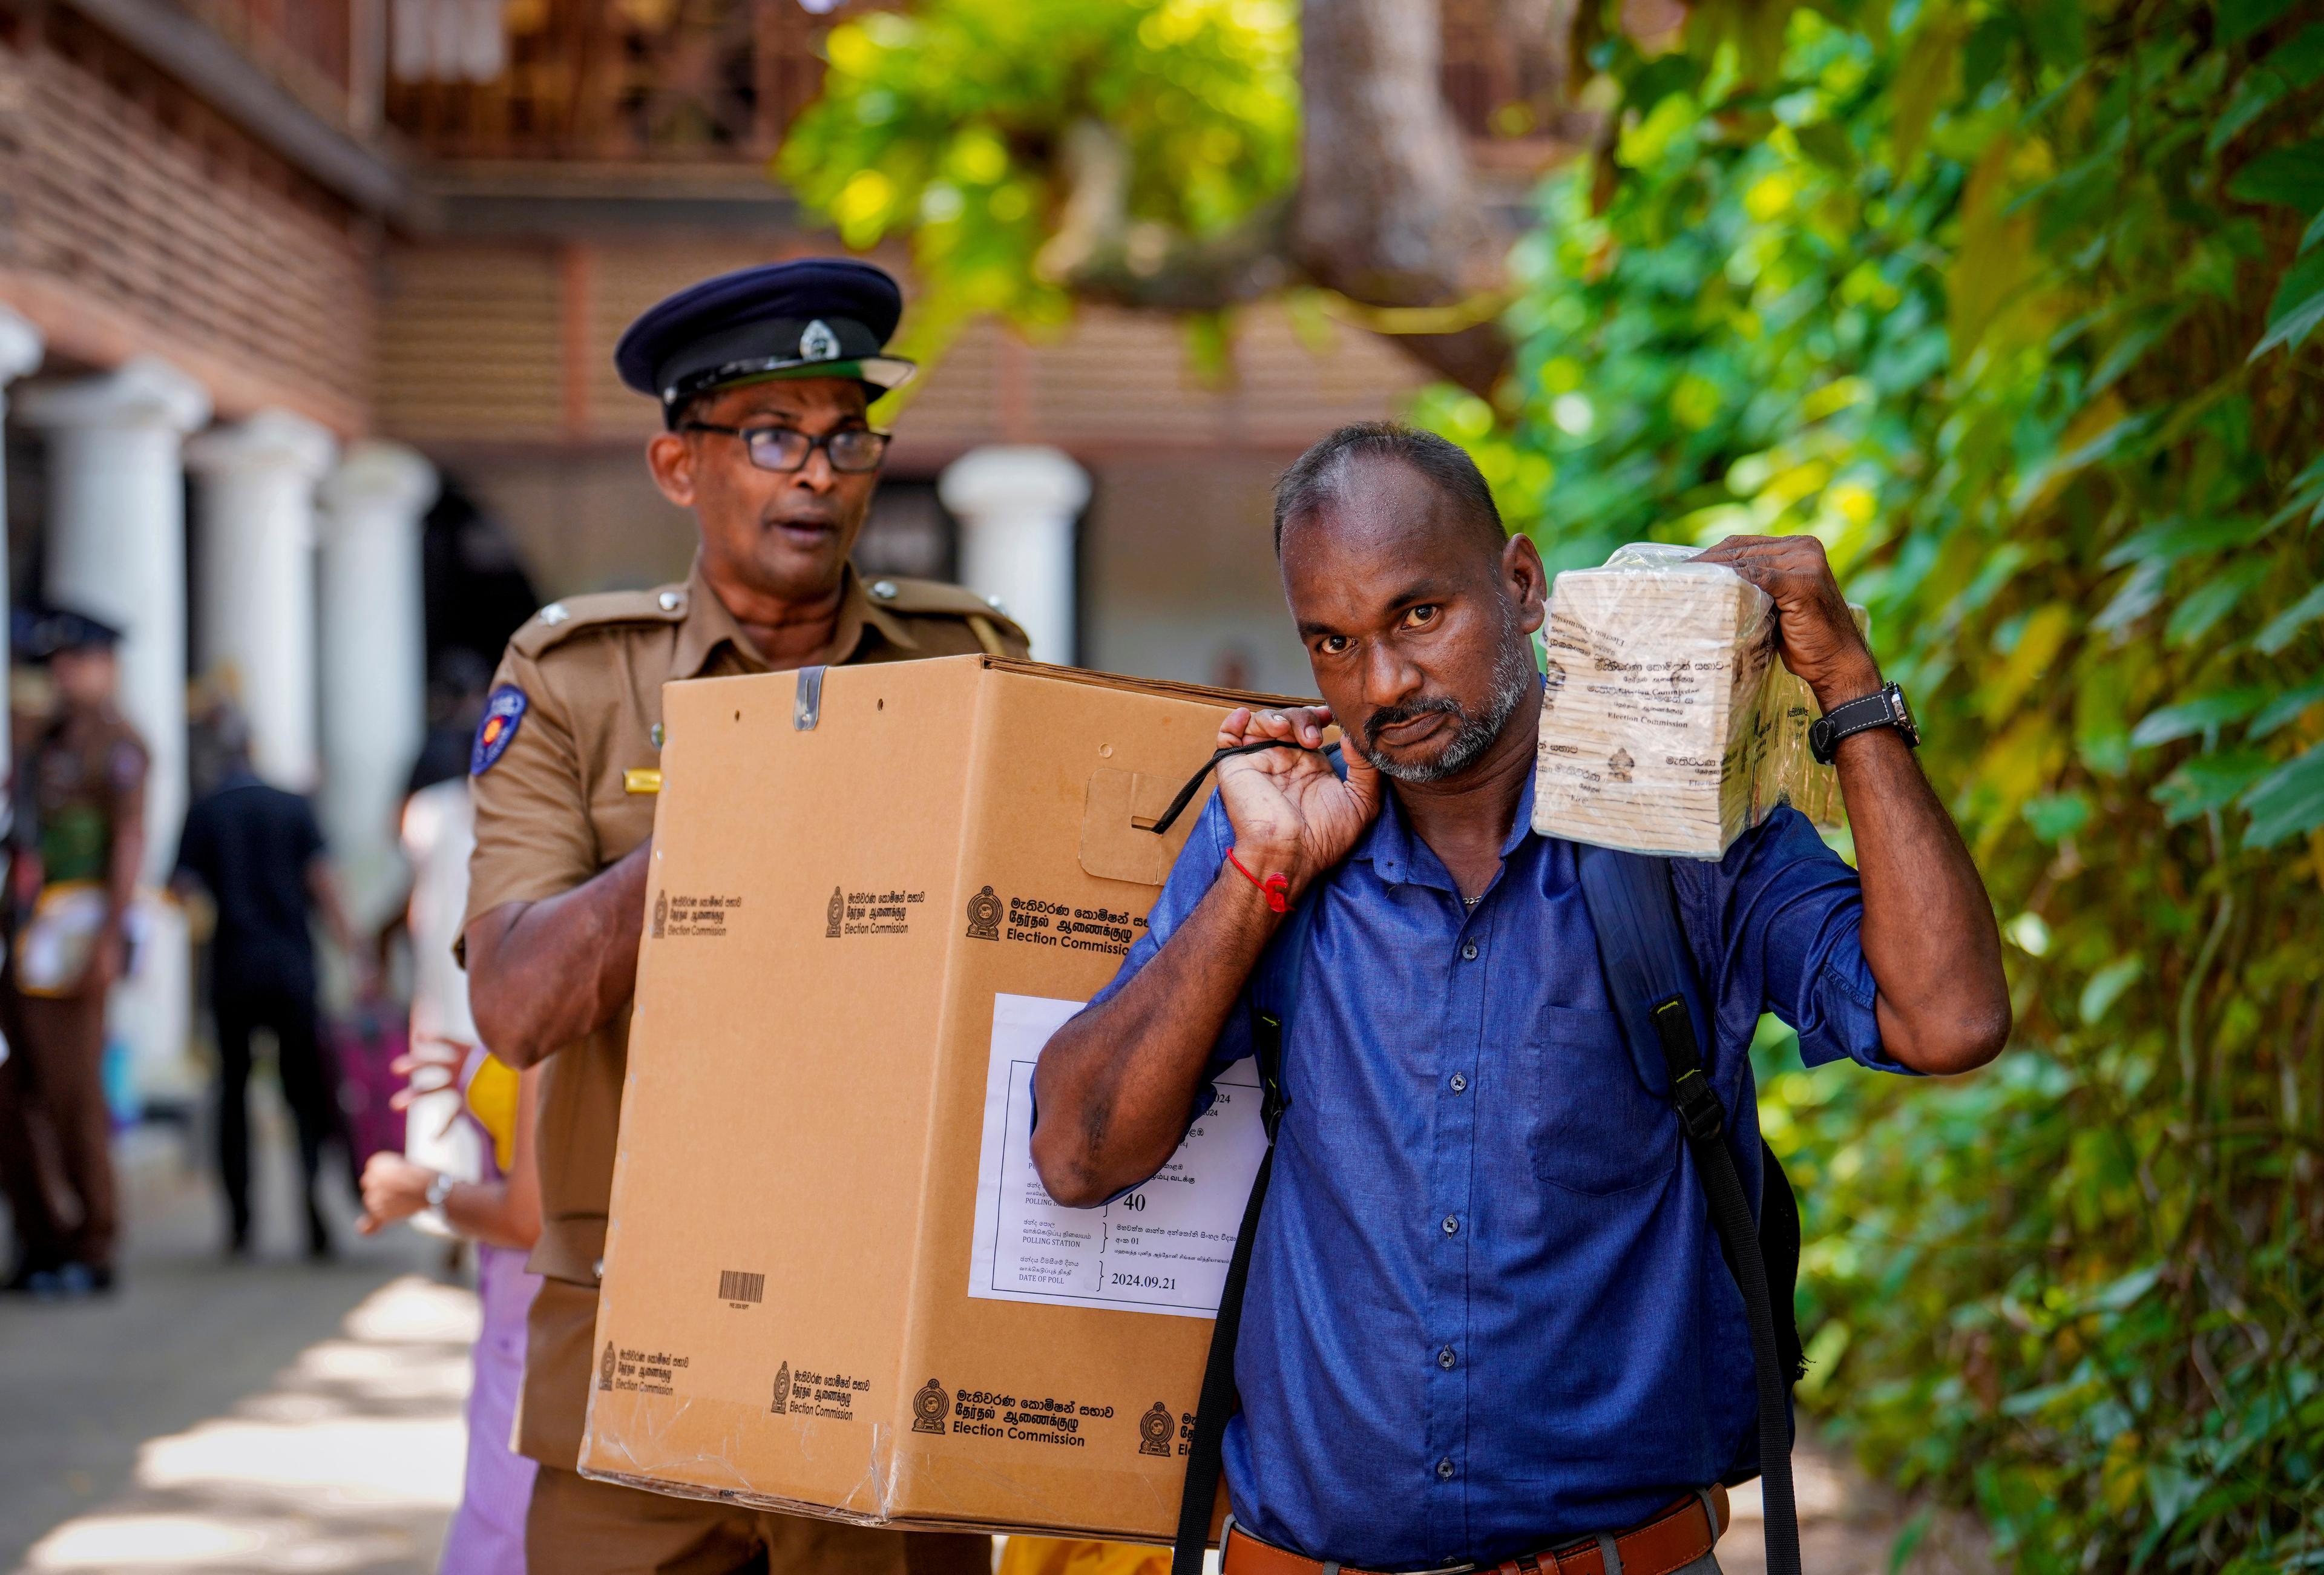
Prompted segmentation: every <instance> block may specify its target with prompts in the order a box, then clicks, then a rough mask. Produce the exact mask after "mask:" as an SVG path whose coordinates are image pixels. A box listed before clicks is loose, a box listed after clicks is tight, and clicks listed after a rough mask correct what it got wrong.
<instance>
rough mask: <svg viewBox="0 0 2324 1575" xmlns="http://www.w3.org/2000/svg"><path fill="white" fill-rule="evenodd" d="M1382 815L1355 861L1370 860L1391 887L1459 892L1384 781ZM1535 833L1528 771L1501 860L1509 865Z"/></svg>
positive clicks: (1360, 841)
mask: <svg viewBox="0 0 2324 1575" xmlns="http://www.w3.org/2000/svg"><path fill="white" fill-rule="evenodd" d="M1380 786H1381V789H1382V792H1381V802H1380V812H1379V815H1375V816H1373V817H1372V824H1370V825H1369V826H1368V827H1367V828H1365V831H1364V834H1363V835H1362V836H1360V837H1359V838H1357V839H1356V845H1355V848H1354V849H1353V850H1352V851H1351V852H1350V853H1349V854H1348V857H1350V858H1351V859H1368V860H1369V861H1371V866H1372V870H1373V871H1374V872H1375V873H1376V874H1378V875H1379V878H1380V879H1381V880H1384V881H1386V882H1388V884H1389V885H1392V886H1394V885H1406V884H1408V885H1414V886H1433V887H1434V888H1435V889H1437V890H1439V891H1452V892H1455V893H1456V894H1457V890H1458V889H1457V888H1455V887H1454V885H1453V884H1452V871H1450V870H1447V869H1445V868H1444V861H1443V860H1442V859H1440V858H1438V857H1437V856H1436V850H1435V849H1434V848H1432V847H1430V846H1429V845H1428V844H1427V843H1425V842H1422V841H1421V840H1420V838H1418V837H1417V836H1416V835H1414V834H1413V830H1412V822H1411V820H1410V818H1409V817H1407V816H1406V814H1405V813H1404V804H1403V801H1402V800H1400V799H1399V798H1398V797H1397V791H1396V784H1395V782H1393V781H1392V780H1388V779H1386V778H1383V779H1382V781H1381V784H1380ZM1532 834H1533V773H1532V772H1531V771H1527V772H1526V778H1525V786H1524V787H1523V788H1521V789H1520V790H1519V791H1518V793H1517V818H1516V819H1515V820H1513V821H1511V822H1510V823H1509V834H1508V836H1507V837H1505V838H1504V839H1502V842H1501V858H1502V861H1504V862H1506V861H1508V859H1509V857H1510V856H1511V855H1512V854H1514V853H1515V852H1517V844H1518V843H1522V842H1523V841H1525V839H1526V838H1527V837H1529V836H1531V835H1532Z"/></svg>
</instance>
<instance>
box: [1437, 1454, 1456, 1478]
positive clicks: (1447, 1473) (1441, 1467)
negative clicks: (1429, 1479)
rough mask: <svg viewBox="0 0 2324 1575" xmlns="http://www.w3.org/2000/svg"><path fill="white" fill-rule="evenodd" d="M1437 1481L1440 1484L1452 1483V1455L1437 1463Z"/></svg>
mask: <svg viewBox="0 0 2324 1575" xmlns="http://www.w3.org/2000/svg"><path fill="white" fill-rule="evenodd" d="M1436 1479H1437V1480H1438V1481H1439V1482H1450V1481H1451V1480H1452V1456H1451V1455H1447V1456H1445V1457H1444V1458H1443V1460H1439V1461H1437V1462H1436Z"/></svg>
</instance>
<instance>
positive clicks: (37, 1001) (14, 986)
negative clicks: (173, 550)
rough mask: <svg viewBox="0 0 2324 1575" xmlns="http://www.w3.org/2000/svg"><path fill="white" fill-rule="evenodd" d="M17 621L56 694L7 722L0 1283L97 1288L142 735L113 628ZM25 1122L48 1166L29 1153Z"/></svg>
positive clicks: (141, 842) (104, 1247)
mask: <svg viewBox="0 0 2324 1575" xmlns="http://www.w3.org/2000/svg"><path fill="white" fill-rule="evenodd" d="M15 635H16V644H17V647H18V649H20V650H21V651H22V652H23V655H24V656H25V657H26V658H27V659H31V660H32V661H35V662H40V663H43V664H45V665H46V667H47V668H48V672H49V678H50V682H51V687H52V689H53V690H54V693H55V704H54V705H53V706H52V707H51V710H50V711H49V712H48V713H47V714H44V715H40V716H35V717H29V718H23V719H20V720H19V723H18V726H17V734H18V736H17V739H16V745H17V748H16V756H15V759H16V781H15V784H14V788H15V792H14V801H15V822H14V826H13V827H12V829H11V831H10V834H9V837H10V842H11V843H12V845H13V851H14V859H13V861H12V869H11V871H10V876H11V886H12V897H13V898H14V902H13V904H12V906H13V907H15V908H16V909H17V910H18V915H19V922H18V924H17V926H16V932H15V937H14V939H15V945H14V953H15V955H14V959H13V960H12V963H11V965H10V968H9V971H8V972H9V981H8V983H9V988H8V996H9V999H8V1002H7V1005H8V1008H9V1012H8V1018H9V1030H10V1031H9V1037H10V1039H11V1040H12V1041H13V1042H14V1051H15V1054H14V1055H12V1056H10V1057H9V1060H8V1063H7V1064H5V1066H0V1187H5V1190H6V1192H7V1194H8V1202H9V1206H10V1208H11V1210H12V1211H13V1212H14V1217H15V1221H16V1235H17V1238H18V1240H19V1242H20V1244H21V1246H20V1254H21V1256H20V1257H19V1260H18V1262H17V1264H16V1266H15V1269H14V1273H13V1274H12V1275H11V1276H10V1277H9V1279H8V1281H7V1282H6V1284H7V1286H8V1288H10V1289H14V1290H32V1291H39V1292H44V1293H60V1294H85V1293H88V1292H92V1291H96V1292H102V1291H108V1290H110V1289H112V1287H113V1244H114V1237H115V1230H116V1229H117V1227H118V1223H119V1216H118V1214H117V1212H116V1210H115V1202H114V1185H113V1155H112V1149H111V1139H112V1119H111V1116H110V1114H109V1112H108V1111H107V1110H106V1101H105V1079H104V1058H105V999H106V990H107V989H108V988H109V987H110V986H111V985H112V983H113V981H114V980H115V978H117V977H118V976H119V975H120V972H121V969H122V965H123V963H124V959H125V952H126V940H125V936H124V922H125V920H126V918H127V916H128V912H129V903H130V898H132V896H133V895H134V893H135V891H136V888H137V869H138V865H139V863H140V862H141V861H143V858H144V852H145V770H146V754H145V745H144V742H143V741H142V740H141V739H139V738H138V736H137V733H136V732H135V730H134V729H133V728H131V726H130V725H129V723H127V722H126V721H124V720H123V718H122V715H121V713H120V711H119V710H118V709H117V708H116V707H115V692H116V691H117V689H118V687H119V684H120V672H119V668H118V665H117V664H116V662H115V659H114V647H115V646H116V645H117V644H119V643H120V640H121V631H119V630H117V629H115V628H113V627H112V626H111V625H109V624H106V623H103V622H99V621H97V619H95V618H91V617H88V616H87V615H86V614H84V613H75V612H71V611H68V610H63V609H51V610H48V611H46V612H43V613H34V614H32V615H29V616H27V617H24V618H23V619H22V620H21V621H20V622H19V625H18V627H17V629H16V631H15ZM35 932H42V933H40V934H37V935H36V934H35ZM36 1132H42V1133H45V1139H44V1142H45V1145H46V1146H47V1147H51V1149H52V1151H53V1153H54V1154H55V1156H56V1159H57V1162H58V1163H57V1165H56V1166H55V1167H53V1168H51V1167H50V1166H46V1165H42V1164H41V1163H40V1161H39V1157H38V1151H37V1148H36V1147H35V1143H36V1139H35V1138H34V1134H35V1133H36ZM67 1220H71V1221H73V1223H71V1224H70V1225H69V1226H68V1225H67V1224H66V1221H67Z"/></svg>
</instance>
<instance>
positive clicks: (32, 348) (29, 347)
mask: <svg viewBox="0 0 2324 1575" xmlns="http://www.w3.org/2000/svg"><path fill="white" fill-rule="evenodd" d="M44 348H45V346H44V345H42V340H41V330H40V329H38V328H36V327H32V324H30V323H28V322H26V321H25V320H24V319H23V318H20V317H18V316H17V315H16V314H15V313H14V312H12V311H10V310H9V309H7V308H6V307H0V421H5V419H7V415H8V385H9V384H10V383H12V382H15V381H16V380H17V379H18V378H20V377H22V376H23V375H24V373H28V372H30V371H32V368H34V367H35V366H38V365H39V364H41V355H42V350H43V349H44ZM7 500H8V455H7V448H6V446H5V444H0V618H5V617H6V616H7V613H8V610H9V609H10V608H11V607H14V605H15V603H14V601H13V600H12V599H11V597H10V595H9V589H8V536H7V524H8V506H7ZM0 666H5V663H0ZM9 731H10V730H9V729H7V728H5V727H0V780H5V778H6V777H7V775H8V768H9V760H8V744H9V741H8V733H9ZM14 807H15V797H14V795H13V794H11V795H10V796H9V801H8V802H7V803H6V804H0V832H5V831H6V830H7V829H8V824H9V822H10V820H11V818H12V816H13V815H14Z"/></svg>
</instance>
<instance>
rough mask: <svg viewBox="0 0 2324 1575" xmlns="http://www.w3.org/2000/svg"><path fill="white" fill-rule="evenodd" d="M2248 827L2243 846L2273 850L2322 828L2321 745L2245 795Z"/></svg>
mask: <svg viewBox="0 0 2324 1575" xmlns="http://www.w3.org/2000/svg"><path fill="white" fill-rule="evenodd" d="M2243 805H2244V807H2245V808H2246V809H2247V810H2249V811H2251V824H2249V825H2248V826H2246V827H2245V828H2244V846H2246V847H2247V848H2272V847H2273V846H2274V845H2275V844H2276V843H2280V842H2282V841H2284V840H2285V839H2287V838H2289V837H2296V836H2300V835H2301V834H2304V833H2307V832H2311V831H2314V830H2315V829H2316V828H2317V827H2318V826H2319V825H2324V744H2318V745H2317V746H2316V747H2315V748H2313V749H2311V750H2310V751H2308V752H2307V753H2306V754H2304V755H2301V756H2300V757H2299V758H2298V759H2296V760H2292V762H2290V763H2289V764H2287V765H2285V766H2284V767H2282V769H2279V770H2276V771H2274V772H2272V773H2271V774H2270V775H2269V776H2268V777H2267V778H2265V779H2264V780H2263V781H2261V782H2259V783H2258V784H2256V785H2255V786H2254V787H2253V788H2252V789H2251V791H2250V792H2248V793H2246V794H2245V795H2244V800H2243Z"/></svg>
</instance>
